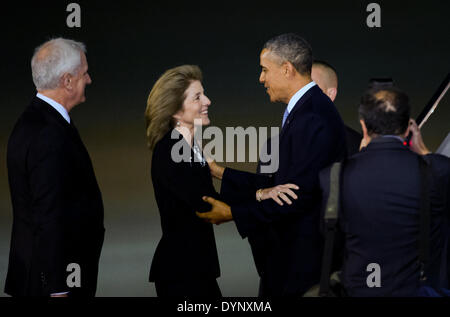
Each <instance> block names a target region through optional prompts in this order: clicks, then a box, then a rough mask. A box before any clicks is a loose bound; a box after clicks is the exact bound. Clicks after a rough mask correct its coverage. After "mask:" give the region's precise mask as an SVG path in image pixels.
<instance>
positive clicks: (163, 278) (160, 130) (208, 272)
mask: <svg viewBox="0 0 450 317" xmlns="http://www.w3.org/2000/svg"><path fill="white" fill-rule="evenodd" d="M201 81H202V73H201V70H200V69H199V67H197V66H192V65H183V66H179V67H176V68H172V69H170V70H168V71H166V72H165V73H164V74H163V75H162V76H161V77H160V78H159V79H158V81H157V82H156V83H155V85H154V86H153V88H152V90H151V92H150V95H149V97H148V101H147V109H146V112H145V117H146V124H147V138H148V144H149V147H150V149H151V150H152V151H153V155H152V167H151V175H152V181H153V187H154V191H155V197H156V202H157V204H158V208H159V213H160V216H161V227H162V238H161V240H160V242H159V244H158V247H157V249H156V252H155V255H154V257H153V262H152V265H151V270H150V281H151V282H154V283H155V287H156V292H157V295H158V296H210V297H211V296H212V297H216V298H217V297H220V296H221V292H220V289H219V286H218V284H217V280H216V279H217V277H219V276H220V268H219V261H218V256H217V249H216V242H215V238H214V231H213V227H212V224H210V223H206V222H204V221H203V220H202V219H200V218H198V217H197V216H196V214H195V212H196V211H199V212H205V211H209V210H210V209H211V205H209V204H208V203H206V202H204V201H203V200H202V197H203V196H212V197H216V198H219V197H218V194H217V192H216V191H215V189H214V186H213V183H212V178H211V174H210V170H209V168H208V164H207V163H206V161H205V159H204V158H203V154H202V151H201V149H200V148H199V146H198V145H197V144H196V142H195V141H194V138H193V136H194V121H195V125H199V124H200V125H208V124H209V122H210V120H209V118H208V107H209V106H210V104H211V101H210V100H209V99H208V97H206V96H205V94H204V91H203V87H202V84H201Z"/></svg>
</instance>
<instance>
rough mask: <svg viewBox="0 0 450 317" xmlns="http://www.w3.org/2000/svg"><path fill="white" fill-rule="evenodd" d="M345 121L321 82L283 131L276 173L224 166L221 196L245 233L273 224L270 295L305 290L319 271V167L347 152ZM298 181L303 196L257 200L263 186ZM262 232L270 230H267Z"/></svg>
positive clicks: (267, 270)
mask: <svg viewBox="0 0 450 317" xmlns="http://www.w3.org/2000/svg"><path fill="white" fill-rule="evenodd" d="M344 133H345V132H344V125H343V122H342V120H341V118H340V116H339V114H338V112H337V110H336V108H335V107H334V105H333V103H332V102H331V100H330V99H329V98H328V97H327V96H326V95H324V94H323V92H322V91H321V90H320V88H319V87H318V86H313V87H312V88H310V89H309V90H308V91H307V92H306V93H305V94H304V95H303V96H302V97H301V98H300V100H299V101H298V102H297V104H296V105H295V106H294V108H293V109H292V110H291V112H290V114H289V116H288V117H287V120H286V123H285V125H284V126H283V128H282V130H281V133H280V148H279V158H280V160H279V162H280V163H279V168H278V171H277V172H275V173H274V174H273V175H272V176H271V177H265V176H262V175H256V174H251V173H246V172H241V171H236V170H232V169H229V168H227V169H225V172H224V175H223V179H222V189H221V195H222V197H223V198H224V199H225V201H226V202H228V203H229V204H230V205H231V212H232V215H233V219H234V221H235V223H236V226H237V229H238V231H239V233H240V234H241V236H242V237H243V238H245V237H247V236H252V235H255V234H256V235H258V232H259V231H260V230H261V228H264V227H265V226H270V230H271V231H272V233H273V235H272V233H271V235H272V236H273V237H271V238H269V239H267V240H266V241H269V242H270V245H268V246H267V252H268V253H267V255H264V257H263V259H262V261H263V262H264V263H263V264H262V265H261V266H260V267H261V269H260V270H259V272H263V281H264V283H265V285H263V288H264V289H265V291H264V295H265V296H276V295H283V296H290V295H300V294H303V293H304V292H305V291H306V290H307V289H308V288H310V287H311V286H312V285H313V284H315V283H317V282H318V280H319V276H320V260H321V254H322V245H323V241H322V238H321V235H320V232H319V211H320V198H321V196H320V195H321V194H320V188H319V186H318V184H319V182H318V173H319V171H320V170H321V169H322V168H323V167H325V166H327V165H329V164H331V163H332V162H334V161H337V160H340V159H342V158H343V157H344V156H345V153H346V146H345V134H344ZM286 183H294V184H297V185H298V186H299V187H300V190H299V191H298V194H299V199H298V200H294V201H293V204H292V205H287V204H284V206H279V205H278V204H277V203H275V202H274V201H273V200H272V199H269V200H265V201H262V202H257V201H256V200H255V192H256V190H257V189H259V188H267V187H272V186H275V185H279V184H286ZM262 230H263V231H264V230H265V229H262Z"/></svg>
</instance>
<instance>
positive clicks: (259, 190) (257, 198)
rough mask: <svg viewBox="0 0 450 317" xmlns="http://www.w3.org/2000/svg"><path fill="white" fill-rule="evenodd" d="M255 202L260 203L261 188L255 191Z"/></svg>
mask: <svg viewBox="0 0 450 317" xmlns="http://www.w3.org/2000/svg"><path fill="white" fill-rule="evenodd" d="M256 200H257V201H258V202H261V200H262V188H260V189H258V190H257V191H256Z"/></svg>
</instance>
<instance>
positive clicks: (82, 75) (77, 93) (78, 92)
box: [71, 53, 92, 106]
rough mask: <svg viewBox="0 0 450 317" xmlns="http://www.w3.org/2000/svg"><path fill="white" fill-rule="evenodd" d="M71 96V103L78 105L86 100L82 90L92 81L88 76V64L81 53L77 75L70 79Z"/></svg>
mask: <svg viewBox="0 0 450 317" xmlns="http://www.w3.org/2000/svg"><path fill="white" fill-rule="evenodd" d="M71 81H72V88H73V91H72V92H73V95H72V98H71V99H72V103H73V104H74V106H75V105H78V104H80V103H82V102H84V101H85V100H86V97H85V95H84V89H85V87H86V85H89V84H90V83H91V82H92V80H91V77H90V76H89V74H88V63H87V59H86V55H85V54H84V53H81V66H80V68H79V69H78V73H77V74H76V75H75V76H73V77H72V78H71Z"/></svg>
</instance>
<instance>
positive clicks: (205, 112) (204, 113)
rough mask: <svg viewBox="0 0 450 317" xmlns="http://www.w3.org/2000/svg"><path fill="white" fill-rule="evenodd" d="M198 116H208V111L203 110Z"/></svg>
mask: <svg viewBox="0 0 450 317" xmlns="http://www.w3.org/2000/svg"><path fill="white" fill-rule="evenodd" d="M200 114H203V115H208V110H204V111H202V112H200Z"/></svg>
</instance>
